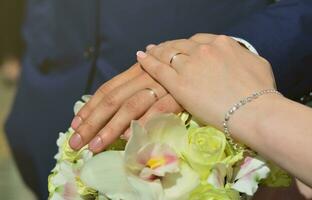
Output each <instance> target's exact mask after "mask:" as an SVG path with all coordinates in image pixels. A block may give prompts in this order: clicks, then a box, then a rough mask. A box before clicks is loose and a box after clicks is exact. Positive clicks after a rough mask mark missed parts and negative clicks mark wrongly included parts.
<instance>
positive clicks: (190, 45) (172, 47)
mask: <svg viewBox="0 0 312 200" xmlns="http://www.w3.org/2000/svg"><path fill="white" fill-rule="evenodd" d="M197 46H198V43H196V42H193V41H190V40H187V39H180V40H174V41H170V42H166V43H164V44H162V45H159V46H156V47H153V48H152V49H151V50H150V51H148V54H151V55H153V56H154V57H156V58H157V59H158V60H160V61H162V62H164V63H166V64H168V65H169V64H171V61H172V58H173V57H174V56H175V55H177V54H185V55H191V54H192V53H193V52H194V49H195V48H196V47H197Z"/></svg>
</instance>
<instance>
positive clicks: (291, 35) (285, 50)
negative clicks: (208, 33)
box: [227, 0, 312, 100]
mask: <svg viewBox="0 0 312 200" xmlns="http://www.w3.org/2000/svg"><path fill="white" fill-rule="evenodd" d="M227 34H229V35H233V36H237V37H241V38H244V39H246V40H247V41H249V42H250V43H251V44H252V45H253V46H254V47H255V48H256V49H257V50H258V52H259V53H260V55H262V56H263V57H264V58H266V59H267V60H268V61H269V62H270V63H271V64H272V67H273V71H274V75H275V78H276V82H277V87H278V89H279V90H280V91H281V92H282V93H283V94H284V95H285V96H287V97H289V98H292V99H295V100H297V99H298V98H300V97H301V96H302V95H303V94H306V93H308V92H310V91H311V90H312V76H311V75H312V1H311V0H281V1H280V2H278V3H276V4H274V5H271V6H268V7H267V8H266V9H264V10H262V11H260V12H257V13H255V14H254V15H252V16H250V17H249V18H248V19H246V20H244V21H242V22H241V23H240V24H238V25H236V26H235V27H233V28H232V29H230V30H229V31H227ZM251 67H252V64H251Z"/></svg>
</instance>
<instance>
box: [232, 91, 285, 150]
mask: <svg viewBox="0 0 312 200" xmlns="http://www.w3.org/2000/svg"><path fill="white" fill-rule="evenodd" d="M285 100H287V99H286V98H285V97H283V96H281V95H277V94H274V93H268V94H264V95H262V96H260V97H258V98H257V99H255V100H254V101H252V102H250V103H248V104H246V105H245V106H243V107H241V108H240V109H239V110H237V112H236V113H235V114H234V115H233V116H232V118H231V120H230V122H229V129H230V133H231V135H232V137H233V138H234V139H236V140H238V141H240V142H242V143H245V144H247V145H250V141H251V140H255V141H256V140H257V137H258V136H259V135H260V134H259V133H260V132H261V130H262V129H263V126H265V124H266V122H267V121H269V120H270V118H271V117H272V116H273V115H274V113H275V109H276V108H278V105H280V104H281V103H282V102H284V101H285Z"/></svg>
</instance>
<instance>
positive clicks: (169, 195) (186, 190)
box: [162, 162, 200, 200]
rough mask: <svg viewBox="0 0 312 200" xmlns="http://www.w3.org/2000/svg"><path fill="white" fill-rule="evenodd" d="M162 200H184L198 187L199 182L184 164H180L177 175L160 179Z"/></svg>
mask: <svg viewBox="0 0 312 200" xmlns="http://www.w3.org/2000/svg"><path fill="white" fill-rule="evenodd" d="M162 183H163V188H164V193H165V197H164V200H184V199H188V197H189V194H190V193H191V192H192V191H193V190H194V189H195V188H196V187H197V186H198V185H199V183H200V180H199V176H198V175H197V173H196V172H194V171H193V170H192V169H191V168H190V167H189V166H188V165H187V164H186V163H184V162H181V165H180V171H179V172H178V173H172V174H168V175H167V176H165V177H164V178H163V179H162Z"/></svg>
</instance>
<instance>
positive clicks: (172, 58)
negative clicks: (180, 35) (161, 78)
mask: <svg viewBox="0 0 312 200" xmlns="http://www.w3.org/2000/svg"><path fill="white" fill-rule="evenodd" d="M179 55H183V53H176V54H175V55H174V56H172V57H171V59H170V62H169V63H170V65H171V66H172V63H173V61H174V59H176V58H177V57H178V56H179Z"/></svg>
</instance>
